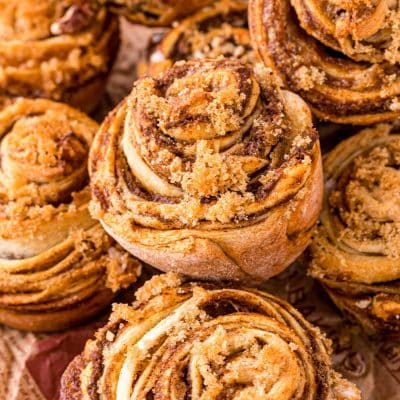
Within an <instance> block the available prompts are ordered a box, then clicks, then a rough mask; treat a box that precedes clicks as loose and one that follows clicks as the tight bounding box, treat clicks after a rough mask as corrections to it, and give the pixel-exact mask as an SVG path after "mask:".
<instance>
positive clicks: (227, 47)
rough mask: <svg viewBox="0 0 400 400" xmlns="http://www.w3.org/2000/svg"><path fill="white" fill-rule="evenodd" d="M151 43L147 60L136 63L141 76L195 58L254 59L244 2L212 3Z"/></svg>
mask: <svg viewBox="0 0 400 400" xmlns="http://www.w3.org/2000/svg"><path fill="white" fill-rule="evenodd" d="M158 36H159V35H158V34H156V35H155V38H157V37H158ZM158 40H159V39H158ZM154 42H155V40H153V43H152V47H154V48H153V49H151V50H150V51H149V55H148V56H147V59H148V60H147V62H145V63H142V64H140V65H139V68H138V74H139V75H140V76H144V75H151V76H157V75H158V74H159V73H161V72H163V71H165V70H166V69H167V68H169V67H171V66H172V65H173V64H174V63H175V62H176V61H179V60H191V59H195V58H220V57H228V58H230V57H233V58H236V59H239V60H241V61H243V62H246V63H253V64H255V62H256V54H255V51H254V50H253V48H252V46H251V43H250V34H249V31H248V27H247V1H237V0H221V1H218V2H215V3H214V4H213V5H212V6H210V7H206V8H203V9H202V10H200V11H198V12H197V13H195V14H193V15H191V16H189V17H188V18H186V19H184V20H182V21H180V22H179V23H178V24H177V25H175V26H174V27H173V28H172V29H171V30H170V31H169V32H167V33H166V34H165V35H164V36H163V38H162V39H161V41H160V42H159V43H158V45H157V46H154Z"/></svg>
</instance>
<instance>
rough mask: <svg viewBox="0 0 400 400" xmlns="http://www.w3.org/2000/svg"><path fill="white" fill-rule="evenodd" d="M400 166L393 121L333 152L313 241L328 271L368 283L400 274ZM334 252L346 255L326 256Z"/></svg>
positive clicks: (319, 263) (318, 261) (323, 271)
mask: <svg viewBox="0 0 400 400" xmlns="http://www.w3.org/2000/svg"><path fill="white" fill-rule="evenodd" d="M399 168H400V135H399V134H398V133H397V131H396V129H395V128H393V127H392V126H390V125H378V126H376V127H373V128H369V129H365V130H363V131H362V132H360V133H359V134H357V135H355V136H354V137H351V138H350V139H347V140H346V141H344V142H343V143H341V144H340V145H339V146H338V147H337V148H336V149H335V150H334V151H333V152H332V153H331V154H329V156H328V157H327V159H326V162H325V173H326V176H327V178H326V204H325V206H324V208H323V212H322V216H321V221H322V224H321V226H320V227H319V228H318V231H317V234H316V235H315V236H316V237H315V240H314V243H313V248H314V249H315V252H316V254H317V253H318V254H320V253H321V257H322V258H321V259H320V258H319V257H317V258H316V268H317V269H318V270H319V271H320V273H321V274H322V275H324V274H326V275H328V276H336V277H337V276H339V277H341V278H342V279H345V280H354V281H356V282H365V283H374V282H375V283H377V282H385V281H393V280H396V279H399V278H400V250H399V249H400V196H399V194H400V174H399ZM328 243H329V245H328ZM332 245H333V246H336V247H332ZM320 246H322V248H321V247H320ZM330 252H334V254H336V255H337V257H336V258H338V259H339V260H342V261H341V262H338V263H336V262H335V263H331V262H329V261H328V262H324V260H329V256H328V255H329V254H330ZM324 254H325V255H324ZM321 268H322V269H321Z"/></svg>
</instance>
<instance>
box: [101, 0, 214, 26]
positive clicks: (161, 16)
mask: <svg viewBox="0 0 400 400" xmlns="http://www.w3.org/2000/svg"><path fill="white" fill-rule="evenodd" d="M212 2H213V0H191V1H185V0H100V3H102V4H105V5H106V6H107V7H109V8H110V9H111V10H113V11H115V12H118V13H120V14H122V15H124V16H126V17H127V18H128V19H129V20H131V21H132V22H136V23H139V24H143V25H149V26H167V25H170V24H171V23H172V22H173V21H174V20H176V19H177V18H180V17H182V16H184V15H188V14H190V13H192V12H194V11H196V10H198V9H199V8H201V7H204V6H207V5H208V4H211V3H212Z"/></svg>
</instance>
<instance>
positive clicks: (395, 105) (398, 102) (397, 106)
mask: <svg viewBox="0 0 400 400" xmlns="http://www.w3.org/2000/svg"><path fill="white" fill-rule="evenodd" d="M389 108H390V110H391V111H400V99H399V98H395V99H393V100H392V102H391V103H390V106H389Z"/></svg>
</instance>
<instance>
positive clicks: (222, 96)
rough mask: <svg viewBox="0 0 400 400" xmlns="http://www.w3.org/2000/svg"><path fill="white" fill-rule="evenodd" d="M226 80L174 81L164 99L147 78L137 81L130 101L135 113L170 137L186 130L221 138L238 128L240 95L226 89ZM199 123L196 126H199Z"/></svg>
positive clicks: (197, 78)
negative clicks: (139, 112) (148, 118)
mask: <svg viewBox="0 0 400 400" xmlns="http://www.w3.org/2000/svg"><path fill="white" fill-rule="evenodd" d="M225 80H226V77H224V76H220V75H219V74H209V73H207V71H204V72H203V73H198V74H193V75H188V76H185V77H183V78H179V79H175V80H174V81H173V82H172V84H171V85H170V86H169V87H168V90H167V92H166V94H165V97H160V93H159V92H158V90H157V89H156V86H155V81H154V80H152V79H151V78H147V79H143V80H140V81H138V83H137V84H136V86H135V89H134V92H133V98H134V101H135V103H136V104H138V105H139V107H138V108H139V109H142V110H144V111H145V112H146V113H147V114H148V115H149V116H151V117H152V118H154V120H155V121H157V124H158V127H159V128H160V129H161V130H162V131H163V132H164V133H167V134H170V135H171V136H175V135H177V134H178V135H179V134H182V132H184V131H185V132H186V134H187V129H188V127H190V129H191V130H192V131H194V132H196V133H198V132H197V131H199V130H200V131H205V132H204V133H205V134H208V135H209V134H212V135H214V136H224V135H226V133H227V132H231V131H235V130H237V129H239V128H240V126H241V124H242V122H243V118H242V116H241V112H242V108H243V107H242V103H243V94H241V93H240V90H239V89H238V88H237V87H236V86H234V85H229V84H228V82H227V81H225ZM199 123H200V125H199Z"/></svg>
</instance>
